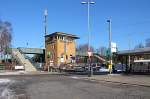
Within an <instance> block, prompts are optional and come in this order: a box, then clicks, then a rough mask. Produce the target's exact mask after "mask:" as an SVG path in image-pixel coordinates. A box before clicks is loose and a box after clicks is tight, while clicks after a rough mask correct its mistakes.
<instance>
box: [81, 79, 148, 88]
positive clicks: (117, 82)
mask: <svg viewBox="0 0 150 99" xmlns="http://www.w3.org/2000/svg"><path fill="white" fill-rule="evenodd" d="M81 79H83V80H88V81H97V82H106V83H113V84H120V85H130V86H141V87H150V85H144V84H133V83H126V82H125V83H124V82H119V81H110V80H98V79H93V78H92V79H91V78H81Z"/></svg>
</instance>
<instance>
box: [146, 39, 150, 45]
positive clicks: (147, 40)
mask: <svg viewBox="0 0 150 99" xmlns="http://www.w3.org/2000/svg"><path fill="white" fill-rule="evenodd" d="M145 47H150V38H148V39H146V40H145Z"/></svg>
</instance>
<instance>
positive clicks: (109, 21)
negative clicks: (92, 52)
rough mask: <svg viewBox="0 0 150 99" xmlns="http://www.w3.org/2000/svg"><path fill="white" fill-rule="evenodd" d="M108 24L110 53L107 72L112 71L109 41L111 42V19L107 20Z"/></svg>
mask: <svg viewBox="0 0 150 99" xmlns="http://www.w3.org/2000/svg"><path fill="white" fill-rule="evenodd" d="M107 22H108V24H109V51H110V55H109V66H108V67H109V73H110V74H111V73H112V52H111V42H112V33H111V19H109V20H107Z"/></svg>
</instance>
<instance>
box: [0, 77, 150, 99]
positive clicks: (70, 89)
mask: <svg viewBox="0 0 150 99" xmlns="http://www.w3.org/2000/svg"><path fill="white" fill-rule="evenodd" d="M149 92H150V88H149V87H141V86H132V85H119V84H111V83H105V82H96V81H87V80H82V79H79V78H78V77H77V76H63V75H24V76H23V75H21V76H19V75H18V76H0V95H1V98H0V99H150V94H149ZM4 93H5V94H4Z"/></svg>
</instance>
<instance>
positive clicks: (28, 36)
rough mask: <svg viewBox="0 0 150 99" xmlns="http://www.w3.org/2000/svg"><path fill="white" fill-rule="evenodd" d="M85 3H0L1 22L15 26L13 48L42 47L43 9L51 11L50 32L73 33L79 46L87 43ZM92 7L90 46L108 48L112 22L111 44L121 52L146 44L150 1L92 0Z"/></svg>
mask: <svg viewBox="0 0 150 99" xmlns="http://www.w3.org/2000/svg"><path fill="white" fill-rule="evenodd" d="M81 1H86V0H0V19H2V20H6V21H9V22H11V23H12V27H13V42H12V46H13V47H26V46H27V45H26V44H27V43H28V47H39V48H40V47H42V46H43V44H44V43H43V41H44V37H43V36H44V24H43V21H44V19H43V18H44V17H43V12H44V9H45V8H47V9H48V14H49V15H48V32H49V33H53V32H56V31H58V32H66V33H73V34H76V35H78V36H79V37H80V39H79V40H77V44H78V45H79V44H84V43H87V41H88V40H87V39H88V34H87V6H86V5H82V4H81V3H80V2H81ZM93 1H95V2H96V3H95V4H94V5H92V6H91V15H90V16H91V24H92V25H91V29H92V32H91V33H92V37H91V38H92V41H91V44H92V45H93V46H94V47H95V48H98V47H100V46H106V47H107V46H108V23H107V22H106V20H107V19H108V18H109V17H111V19H112V40H113V41H114V42H116V43H117V45H118V48H119V50H124V49H128V41H129V40H128V38H129V35H130V38H131V43H132V44H131V48H134V46H135V45H137V44H138V43H145V39H146V38H149V37H150V28H149V26H150V13H149V11H150V5H149V4H150V0H93Z"/></svg>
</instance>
